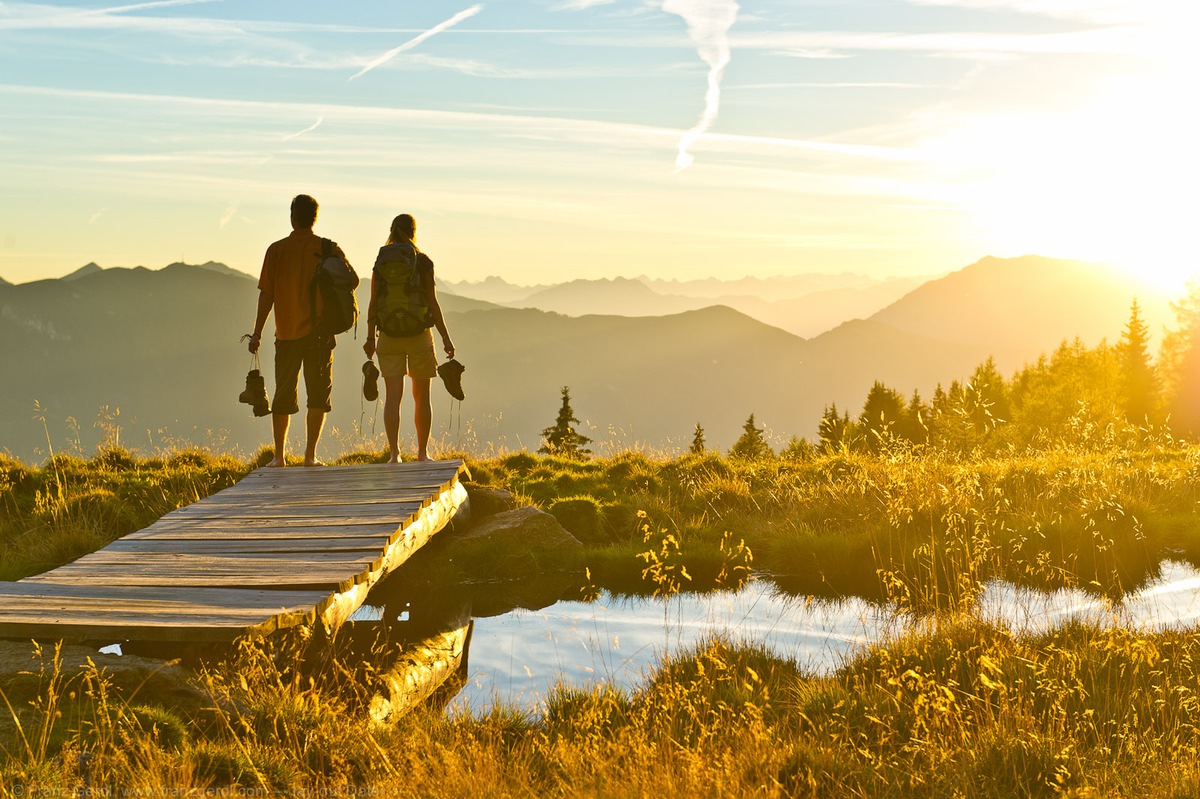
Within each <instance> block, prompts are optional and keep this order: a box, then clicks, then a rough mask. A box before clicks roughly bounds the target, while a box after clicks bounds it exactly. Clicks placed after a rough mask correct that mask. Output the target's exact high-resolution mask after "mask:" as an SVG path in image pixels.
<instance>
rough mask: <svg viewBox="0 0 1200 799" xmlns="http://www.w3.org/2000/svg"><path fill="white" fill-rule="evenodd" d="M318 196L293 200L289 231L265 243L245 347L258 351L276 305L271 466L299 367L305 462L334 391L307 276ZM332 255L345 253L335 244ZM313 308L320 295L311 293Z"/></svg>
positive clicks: (314, 259) (311, 458)
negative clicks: (304, 412) (303, 399)
mask: <svg viewBox="0 0 1200 799" xmlns="http://www.w3.org/2000/svg"><path fill="white" fill-rule="evenodd" d="M317 209H318V206H317V201H316V200H314V199H313V198H312V197H309V196H308V195H307V194H300V195H297V196H296V197H295V198H294V199H293V200H292V233H291V235H289V236H288V237H287V238H284V239H280V240H279V241H277V242H275V243H274V244H272V245H271V246H270V247H268V248H267V254H266V256H265V257H264V258H263V268H262V276H261V277H260V278H259V280H258V313H257V315H256V316H255V319H254V333H253V334H252V335H251V336H250V352H252V353H256V352H258V348H259V345H260V344H261V343H262V331H263V327H264V326H265V325H266V324H267V317H268V316H270V314H271V309H272V308H274V309H275V398H274V399H273V400H272V401H271V432H272V433H273V434H274V437H275V459H274V460H272V461H271V463H270V464H268V465H270V466H284V465H285V464H286V458H285V456H286V452H287V434H288V424H289V422H290V421H291V415H292V414H293V413H299V411H300V407H299V398H298V396H297V389H298V388H299V382H300V369H301V368H303V369H304V391H305V395H306V401H307V403H306V404H307V405H308V415H307V417H306V420H305V421H306V425H305V432H306V434H307V439H306V441H305V447H304V465H305V466H320V465H322V464H321V462H320V461H319V460H317V441H319V440H320V438H321V430H322V429H323V428H324V427H325V414H327V413H329V411H330V405H329V397H330V394H331V393H332V391H333V337H332V336H321V335H319V334H318V333H317V330H316V325H315V321H316V320H315V319H314V318H313V312H314V304H313V303H314V300H313V292H312V281H313V277H314V276H315V275H316V271H317V267H318V266H319V265H320V263H321V238H320V237H319V236H317V235H316V234H315V233H313V225H314V224H316V221H317ZM332 254H333V255H336V256H337V257H339V258H342V259H345V257H346V256H345V254H344V253H343V252H342V250H341V248H340V247H338V246H337V245H336V244H334V245H333V252H332ZM316 303H317V305H316V306H315V308H316V310H317V312H318V313H319V311H320V298H319V297H318V298H316Z"/></svg>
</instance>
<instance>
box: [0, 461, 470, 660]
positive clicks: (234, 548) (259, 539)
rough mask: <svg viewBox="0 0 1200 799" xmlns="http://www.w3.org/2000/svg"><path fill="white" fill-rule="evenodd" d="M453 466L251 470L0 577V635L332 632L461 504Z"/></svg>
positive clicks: (457, 466)
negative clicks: (310, 628) (26, 571)
mask: <svg viewBox="0 0 1200 799" xmlns="http://www.w3.org/2000/svg"><path fill="white" fill-rule="evenodd" d="M463 470H464V469H463V465H462V462H461V461H433V462H429V463H420V464H418V463H406V464H402V465H400V466H386V465H371V466H329V467H324V468H320V469H304V468H288V469H258V470H257V471H255V472H253V473H251V474H250V475H248V476H247V477H245V478H244V479H243V480H242V481H241V482H239V483H238V484H237V485H235V486H233V487H231V488H228V489H226V490H224V491H220V492H218V493H216V494H214V495H212V496H210V497H208V498H206V499H202V500H200V501H199V502H196V503H194V504H192V505H188V506H186V507H183V508H179V509H178V510H175V511H172V512H171V513H168V514H167V515H166V516H164V517H163V518H161V519H159V520H158V521H157V522H155V523H154V524H152V525H150V526H149V527H147V528H145V529H144V530H139V531H138V532H136V533H133V534H131V535H127V536H125V537H124V538H122V539H120V540H118V541H114V542H113V543H112V544H109V545H108V546H107V547H105V548H103V549H101V550H99V551H97V552H94V553H92V554H90V555H85V556H84V557H82V558H80V559H79V560H77V561H75V562H73V563H68V564H67V565H65V566H61V567H59V568H57V569H54V570H52V571H49V572H46V573H44V574H39V575H36V576H33V577H28V578H26V579H24V580H20V581H17V582H15V583H0V606H2V607H3V612H0V635H3V636H6V637H23V638H31V637H32V638H74V639H90V640H102V641H114V640H118V639H125V638H128V639H134V640H157V641H213V640H231V639H233V638H236V637H238V636H240V635H246V634H266V633H270V632H272V631H274V630H276V629H279V628H282V627H290V626H293V625H298V624H310V623H314V622H317V621H319V622H321V623H323V624H324V625H325V626H326V627H329V628H335V627H337V626H339V625H340V624H341V623H342V622H343V621H345V620H346V619H347V618H348V617H349V615H350V614H351V613H353V612H354V610H355V609H356V608H357V607H358V606H359V605H360V604H362V601H363V599H364V598H365V597H366V595H367V592H368V591H369V590H370V588H371V586H372V585H374V584H375V582H377V581H378V580H379V579H380V578H381V577H383V576H384V575H385V574H387V573H388V572H390V571H391V570H392V569H394V568H396V567H397V566H398V565H400V564H401V563H403V562H404V561H405V560H406V559H407V558H408V557H409V555H411V554H412V553H413V552H414V551H416V550H417V549H419V548H420V547H421V546H422V545H423V544H425V542H426V541H428V540H429V538H430V537H431V536H432V535H433V534H434V533H436V532H437V531H438V530H440V529H441V528H442V527H443V526H445V524H446V523H447V522H448V521H449V519H450V517H451V516H453V515H454V512H455V510H457V509H458V507H459V506H460V505H462V504H463V502H464V501H465V500H466V491H465V489H464V488H463V487H462V485H461V484H460V483H459V480H458V478H459V475H460V474H461V473H462V472H463Z"/></svg>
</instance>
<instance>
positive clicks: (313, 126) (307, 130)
mask: <svg viewBox="0 0 1200 799" xmlns="http://www.w3.org/2000/svg"><path fill="white" fill-rule="evenodd" d="M324 121H325V115H324V114H321V116H319V117H317V121H316V122H314V123H312V124H311V125H309V126H308V127H307V128H305V129H304V130H298V131H296V132H295V133H289V134H288V135H286V136H284V137H283V139H282V141H291V140H292V139H297V138H299V137H301V136H303V135H304V134H305V133H312V132H313V131H314V130H316V129H317V128H319V127H321V123H322V122H324Z"/></svg>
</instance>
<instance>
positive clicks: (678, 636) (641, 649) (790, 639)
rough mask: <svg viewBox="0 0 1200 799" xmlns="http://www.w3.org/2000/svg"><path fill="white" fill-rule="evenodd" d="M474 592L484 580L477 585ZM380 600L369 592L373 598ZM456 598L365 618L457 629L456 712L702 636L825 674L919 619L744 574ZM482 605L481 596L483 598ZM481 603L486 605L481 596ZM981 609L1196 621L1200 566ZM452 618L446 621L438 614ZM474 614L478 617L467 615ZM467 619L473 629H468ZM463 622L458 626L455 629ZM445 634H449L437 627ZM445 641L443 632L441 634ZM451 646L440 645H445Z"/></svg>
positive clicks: (617, 668) (650, 663)
mask: <svg viewBox="0 0 1200 799" xmlns="http://www.w3.org/2000/svg"><path fill="white" fill-rule="evenodd" d="M474 588H475V591H476V593H478V591H479V590H480V589H481V588H484V590H485V591H486V588H485V587H481V586H475V587H474ZM373 599H374V597H372V598H369V601H373ZM467 602H468V606H467V607H463V606H462V605H455V606H454V607H453V608H452V609H451V611H449V612H447V611H445V610H430V611H428V612H426V611H421V610H420V608H422V606H423V605H424V604H427V598H423V599H422V601H421V602H414V601H413V600H412V598H411V597H410V598H409V599H407V600H405V599H401V600H399V601H391V602H389V603H388V604H387V606H386V607H385V606H381V605H367V606H364V607H363V608H361V609H360V610H359V612H358V614H356V616H355V618H356V620H357V621H358V622H359V623H371V622H372V621H376V622H383V621H385V620H387V619H389V618H401V619H404V620H406V621H407V620H408V615H409V613H408V610H400V611H398V610H397V608H408V609H412V617H413V618H414V619H415V618H418V617H425V618H426V619H435V622H434V624H433V627H435V628H437V629H439V630H440V629H441V628H446V629H453V630H461V631H462V634H461V635H459V636H458V638H456V639H455V640H456V641H457V642H458V643H457V644H456V645H455V646H456V647H457V648H456V649H455V653H456V657H458V658H459V660H456V661H455V663H454V668H453V669H452V668H450V667H442V668H440V670H437V673H438V674H441V675H446V674H448V673H450V672H451V671H455V670H456V671H457V674H458V679H457V680H455V681H454V689H453V692H452V693H453V695H452V696H449V697H446V698H445V699H444V701H445V702H446V703H447V704H448V707H449V708H450V709H451V710H456V711H469V712H472V713H480V712H485V711H486V710H487V709H488V708H489V707H491V706H493V705H495V704H497V703H503V704H507V705H513V706H517V707H520V708H522V709H525V710H527V711H536V710H537V708H538V706H539V704H540V702H541V701H542V700H544V699H545V698H546V696H547V695H548V694H549V692H550V691H551V689H552V688H553V686H555V685H556V684H563V685H567V686H573V687H580V686H587V685H590V684H595V683H599V682H611V683H613V684H614V685H617V686H621V687H624V688H634V687H636V686H638V685H639V684H641V683H643V682H644V681H645V679H646V678H647V676H648V675H649V674H650V672H651V671H652V670H653V668H654V667H655V666H656V665H657V664H659V663H660V662H661V661H662V659H663V657H664V655H665V654H668V653H674V652H679V651H682V650H684V649H686V648H688V647H690V646H692V645H694V644H695V643H697V642H698V641H701V640H703V639H704V638H705V637H709V636H712V635H714V634H722V635H724V636H727V637H729V638H730V639H732V640H739V641H749V642H752V643H756V644H760V645H762V646H764V647H766V648H767V649H769V650H770V651H772V652H774V653H776V654H778V655H780V656H783V657H786V658H790V659H792V660H794V661H796V662H797V663H798V664H799V665H800V666H801V667H802V668H804V669H806V670H808V671H810V672H812V673H814V674H824V673H829V672H831V671H833V670H834V669H836V668H837V667H838V666H840V665H841V664H842V663H843V662H845V660H846V659H847V658H848V657H850V656H852V655H853V654H855V653H856V652H858V651H860V650H861V649H862V648H863V647H865V646H867V645H869V644H870V643H872V642H875V641H879V640H882V639H885V638H887V637H889V636H892V635H896V634H899V633H902V632H903V631H904V630H906V629H908V628H909V627H910V626H911V625H912V624H913V623H914V622H913V620H912V618H911V617H909V616H908V615H906V614H904V613H902V612H900V611H899V610H898V609H897V608H895V607H888V606H885V605H879V604H875V603H869V602H867V601H865V600H862V599H858V598H846V599H844V600H841V601H829V600H806V599H803V598H797V597H794V596H789V595H786V594H784V593H783V592H781V591H779V590H778V589H777V588H776V587H775V586H774V584H773V583H771V582H770V581H769V579H765V578H762V577H760V578H758V579H754V580H751V581H749V582H748V583H747V584H746V585H745V586H744V587H743V588H741V589H740V590H738V591H720V592H711V593H706V594H686V593H685V594H680V595H677V596H674V597H671V598H670V599H669V600H668V601H666V602H665V603H664V601H663V600H662V599H659V598H654V597H645V598H630V597H623V596H614V595H612V594H609V593H606V592H600V594H599V596H598V598H597V599H596V600H595V601H590V602H584V601H557V602H552V603H549V604H547V605H546V606H545V607H543V608H542V609H540V610H524V609H511V610H503V611H502V610H500V609H498V608H497V607H495V605H494V603H493V606H492V607H485V608H483V611H482V612H480V610H479V609H478V608H476V609H475V610H472V609H471V607H470V600H467ZM475 604H479V602H478V601H476V603H475ZM485 604H486V603H485ZM978 615H979V616H980V617H981V618H983V619H985V620H990V621H994V622H997V623H1003V624H1005V625H1007V626H1008V627H1009V628H1010V629H1012V630H1013V631H1014V632H1018V633H1021V632H1038V631H1042V630H1046V629H1050V628H1054V627H1057V626H1061V625H1062V624H1064V623H1066V622H1067V621H1069V620H1073V619H1077V620H1086V621H1091V622H1095V623H1099V624H1113V625H1123V626H1128V627H1133V628H1137V629H1161V628H1165V627H1170V626H1194V625H1195V624H1196V623H1197V619H1200V571H1197V570H1196V569H1195V568H1194V567H1193V566H1191V565H1189V564H1185V563H1180V562H1175V561H1165V562H1163V564H1162V565H1161V569H1160V573H1159V576H1158V577H1157V578H1156V579H1154V580H1152V581H1151V582H1149V583H1147V584H1146V585H1145V586H1143V587H1142V588H1141V589H1140V590H1138V591H1136V592H1134V593H1130V594H1129V595H1127V596H1126V597H1125V599H1124V600H1123V601H1121V602H1120V603H1112V602H1109V601H1107V600H1104V599H1102V598H1098V597H1096V596H1094V595H1090V594H1087V593H1085V592H1083V591H1079V590H1059V591H1055V592H1051V593H1046V592H1042V591H1037V590H1033V589H1026V588H1020V587H1017V586H1014V585H1012V584H1009V583H1003V582H994V583H991V584H989V585H987V586H986V587H985V590H984V592H983V594H982V596H981V597H980V600H979V604H978ZM441 617H445V618H450V619H454V621H453V622H451V623H447V624H441V625H440V626H439V625H438V623H437V622H436V619H437V618H441ZM472 617H473V618H472ZM468 619H469V626H463V625H468V621H467V620H468ZM455 625H458V626H455ZM437 634H438V635H443V636H444V633H442V632H438V633H437ZM439 640H441V639H439ZM444 650H445V647H442V648H441V649H438V651H444Z"/></svg>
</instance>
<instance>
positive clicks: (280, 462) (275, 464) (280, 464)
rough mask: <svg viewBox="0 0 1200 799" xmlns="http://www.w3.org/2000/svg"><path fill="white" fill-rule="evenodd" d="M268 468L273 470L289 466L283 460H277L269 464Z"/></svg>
mask: <svg viewBox="0 0 1200 799" xmlns="http://www.w3.org/2000/svg"><path fill="white" fill-rule="evenodd" d="M267 466H268V467H270V468H273V469H278V468H281V467H283V466H287V464H286V463H284V462H283V458H275V459H274V460H273V461H271V462H270V463H268V464H267Z"/></svg>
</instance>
